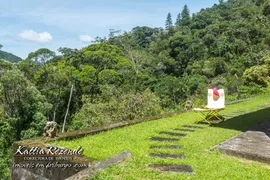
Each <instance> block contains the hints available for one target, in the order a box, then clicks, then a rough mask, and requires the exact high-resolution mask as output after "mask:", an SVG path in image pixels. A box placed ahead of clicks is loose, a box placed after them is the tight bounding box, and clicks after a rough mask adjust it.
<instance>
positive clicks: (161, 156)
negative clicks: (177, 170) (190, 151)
mask: <svg viewBox="0 0 270 180" xmlns="http://www.w3.org/2000/svg"><path fill="white" fill-rule="evenodd" d="M149 156H152V157H159V158H173V159H185V158H186V156H185V155H184V154H157V153H149Z"/></svg>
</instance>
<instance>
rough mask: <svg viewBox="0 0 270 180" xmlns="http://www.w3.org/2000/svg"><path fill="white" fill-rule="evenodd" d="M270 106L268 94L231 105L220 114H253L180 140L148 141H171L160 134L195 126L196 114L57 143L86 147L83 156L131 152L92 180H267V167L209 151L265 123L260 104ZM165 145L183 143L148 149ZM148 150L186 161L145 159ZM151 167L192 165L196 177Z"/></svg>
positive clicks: (268, 112)
mask: <svg viewBox="0 0 270 180" xmlns="http://www.w3.org/2000/svg"><path fill="white" fill-rule="evenodd" d="M268 102H270V96H269V94H265V95H262V96H259V97H257V98H255V99H253V100H250V101H245V102H241V103H238V104H233V105H229V106H227V107H226V109H225V110H224V111H223V112H222V114H227V115H228V114H231V113H233V112H239V111H245V112H250V113H249V114H245V115H242V116H238V117H235V118H232V119H230V120H228V121H226V122H223V123H220V124H218V125H215V126H206V125H204V126H206V128H205V129H200V130H196V131H195V132H191V133H190V132H189V133H188V134H189V135H188V136H186V137H183V138H182V139H181V140H180V141H179V142H172V143H169V142H166V143H162V142H152V141H150V140H149V137H151V136H162V137H170V136H166V135H158V134H157V133H158V132H159V131H164V130H166V131H173V130H171V129H172V128H176V127H180V126H181V125H184V124H189V125H191V124H193V123H194V121H195V120H197V119H198V116H197V115H196V114H194V113H193V112H187V113H184V114H181V115H178V116H174V117H171V118H164V119H159V120H155V121H149V122H144V123H140V124H137V125H133V126H129V127H125V128H121V129H114V130H111V131H108V132H103V133H100V134H96V135H93V136H87V137H84V138H80V139H76V140H72V141H60V142H57V144H58V145H61V146H66V147H70V148H76V147H78V146H82V147H83V149H84V155H86V156H89V157H94V158H98V159H106V158H108V157H110V156H112V155H114V154H116V153H119V152H120V151H123V150H130V151H131V153H132V157H131V158H130V159H128V160H127V161H125V162H123V163H120V164H118V165H114V166H111V167H109V168H107V169H105V170H104V171H102V172H99V173H98V174H97V175H96V177H95V178H94V179H241V180H242V179H269V177H270V170H269V168H267V167H266V165H265V164H262V163H259V162H252V163H244V162H241V161H239V160H237V159H235V158H233V157H230V156H226V155H224V154H222V153H220V152H218V151H209V148H211V147H212V146H214V145H216V144H218V143H221V142H223V141H225V140H226V139H228V138H230V137H232V136H235V135H237V134H239V133H241V132H242V131H245V130H247V129H248V128H250V127H252V126H254V125H256V124H258V123H259V122H262V121H264V120H265V119H267V118H268V117H269V115H270V109H264V110H257V109H258V106H260V105H263V104H265V103H268ZM251 111H253V112H251ZM165 144H181V145H183V146H184V148H183V149H178V150H152V149H149V146H150V145H165ZM149 152H164V153H166V152H168V153H173V152H174V153H184V154H185V155H186V156H187V158H186V159H182V160H181V159H180V160H175V159H160V158H152V157H148V156H147V154H148V153H149ZM150 163H164V164H169V163H172V164H189V165H191V166H192V168H193V169H194V170H195V174H179V173H178V174H177V173H160V172H158V171H155V170H152V169H149V168H147V164H150Z"/></svg>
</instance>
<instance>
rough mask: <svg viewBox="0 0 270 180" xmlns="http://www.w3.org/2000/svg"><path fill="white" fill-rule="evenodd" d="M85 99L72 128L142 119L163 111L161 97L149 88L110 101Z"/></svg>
mask: <svg viewBox="0 0 270 180" xmlns="http://www.w3.org/2000/svg"><path fill="white" fill-rule="evenodd" d="M83 101H84V104H83V107H82V108H81V110H80V111H79V112H78V113H77V114H76V115H75V116H74V118H73V120H72V123H71V126H70V129H71V130H78V129H82V128H86V127H97V126H101V125H104V124H109V123H112V122H120V121H127V120H133V119H141V118H143V117H147V116H153V115H157V114H159V113H161V106H160V99H159V98H158V97H157V96H155V94H154V93H152V92H151V91H150V90H149V89H147V90H145V91H144V92H142V93H136V94H133V93H129V94H122V95H120V96H119V97H118V98H111V100H110V101H108V102H97V103H91V102H90V100H89V98H87V97H84V99H83Z"/></svg>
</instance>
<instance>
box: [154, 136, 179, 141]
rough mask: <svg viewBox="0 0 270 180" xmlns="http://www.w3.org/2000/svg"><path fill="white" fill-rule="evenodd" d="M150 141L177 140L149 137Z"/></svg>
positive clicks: (174, 139) (173, 139)
mask: <svg viewBox="0 0 270 180" xmlns="http://www.w3.org/2000/svg"><path fill="white" fill-rule="evenodd" d="M150 140H152V141H179V139H177V138H163V137H150Z"/></svg>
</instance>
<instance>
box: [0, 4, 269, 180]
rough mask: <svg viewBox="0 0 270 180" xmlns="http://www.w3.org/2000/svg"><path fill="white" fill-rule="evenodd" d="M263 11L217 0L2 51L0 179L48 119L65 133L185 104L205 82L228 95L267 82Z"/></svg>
mask: <svg viewBox="0 0 270 180" xmlns="http://www.w3.org/2000/svg"><path fill="white" fill-rule="evenodd" d="M269 18H270V3H269V1H267V0H228V1H223V0H220V1H219V3H218V4H215V5H214V6H212V7H211V8H206V9H201V10H200V12H198V13H195V14H192V15H191V14H190V12H189V8H188V6H186V5H185V6H184V7H182V8H181V7H180V8H179V14H178V15H177V17H175V18H173V17H172V16H171V14H170V13H168V15H167V17H164V20H165V23H164V25H165V28H151V27H146V26H137V27H134V28H133V29H132V30H131V31H129V32H122V31H121V30H118V29H110V31H109V36H108V37H107V38H101V37H96V39H95V41H94V42H93V43H92V44H90V45H88V46H86V47H84V48H82V49H71V48H68V47H60V48H59V49H58V52H59V53H60V54H61V55H57V53H56V52H53V51H51V50H49V49H46V48H41V49H39V50H37V51H35V52H31V53H29V55H28V57H27V58H26V59H24V60H19V61H18V60H15V62H14V61H13V60H12V59H10V57H8V56H0V57H1V60H0V134H1V135H0V156H1V157H0V179H8V177H9V168H10V165H11V148H10V147H11V145H12V142H14V141H17V140H21V139H27V138H32V137H36V136H42V133H43V128H44V125H45V123H46V121H55V122H57V123H58V125H59V132H61V131H62V130H63V131H65V132H66V131H73V130H79V129H84V128H89V127H98V126H101V125H105V124H109V123H114V122H118V121H128V120H134V119H143V118H144V117H149V116H153V115H158V114H162V113H167V112H173V111H177V110H181V109H183V108H184V104H185V102H186V101H187V100H191V101H192V102H193V104H194V106H203V105H205V104H206V98H207V97H206V95H205V94H206V90H207V89H208V88H213V87H217V88H224V89H225V92H226V101H233V100H237V99H239V98H248V97H251V96H254V95H256V94H259V93H261V92H263V91H265V90H266V89H267V88H268V87H269V83H270V51H269V47H270V20H269ZM0 43H1V42H0ZM3 45H4V44H3ZM1 47H2V45H1ZM237 79H238V81H237ZM1 176H2V177H1Z"/></svg>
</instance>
